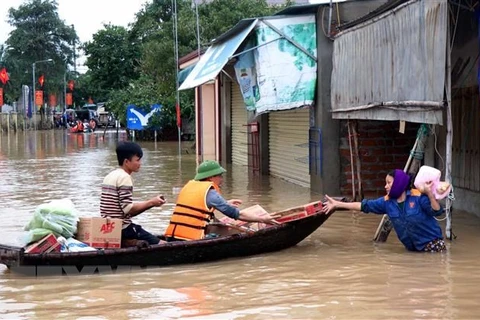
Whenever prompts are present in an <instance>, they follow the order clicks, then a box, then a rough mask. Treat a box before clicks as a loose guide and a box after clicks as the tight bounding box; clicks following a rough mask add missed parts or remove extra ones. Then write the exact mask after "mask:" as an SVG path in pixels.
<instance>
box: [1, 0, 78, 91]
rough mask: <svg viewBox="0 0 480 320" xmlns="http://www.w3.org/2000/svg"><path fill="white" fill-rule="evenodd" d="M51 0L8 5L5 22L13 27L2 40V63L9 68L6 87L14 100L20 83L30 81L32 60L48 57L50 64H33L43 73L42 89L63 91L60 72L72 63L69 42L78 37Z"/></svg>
mask: <svg viewBox="0 0 480 320" xmlns="http://www.w3.org/2000/svg"><path fill="white" fill-rule="evenodd" d="M57 10H58V5H57V3H56V1H54V0H30V1H27V2H25V3H24V4H22V5H21V6H19V7H18V9H14V8H10V10H9V12H8V22H9V24H10V25H11V26H13V27H14V29H13V31H12V32H11V33H10V36H9V38H8V39H7V41H6V51H5V57H4V58H5V65H6V66H7V68H8V69H9V72H10V75H11V76H10V81H11V86H10V90H7V91H6V95H7V97H8V98H9V99H10V100H16V99H17V98H18V96H19V95H20V92H21V86H22V85H23V84H29V85H30V84H31V83H32V64H33V63H34V62H36V61H41V60H46V59H52V60H53V62H54V63H53V64H43V63H42V64H38V65H36V69H37V75H40V74H45V78H46V79H47V81H46V84H45V90H49V91H51V92H62V91H63V75H64V72H65V70H66V68H67V65H69V64H72V59H73V48H72V45H73V43H74V42H75V41H78V38H77V35H76V33H75V30H74V29H73V28H71V27H70V26H67V25H66V24H65V22H64V21H63V20H61V19H60V18H59V16H58V12H57Z"/></svg>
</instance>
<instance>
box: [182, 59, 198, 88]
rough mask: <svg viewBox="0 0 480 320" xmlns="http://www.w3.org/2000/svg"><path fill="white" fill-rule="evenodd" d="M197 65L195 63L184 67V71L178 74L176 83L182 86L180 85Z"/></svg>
mask: <svg viewBox="0 0 480 320" xmlns="http://www.w3.org/2000/svg"><path fill="white" fill-rule="evenodd" d="M196 65H197V63H196V62H195V63H194V64H192V65H190V66H188V67H186V68H185V69H182V70H180V72H179V73H178V83H179V84H180V85H182V83H183V82H184V81H185V79H187V77H188V75H189V74H190V73H191V72H192V71H193V69H195V66H196Z"/></svg>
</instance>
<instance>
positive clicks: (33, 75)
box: [32, 59, 53, 130]
mask: <svg viewBox="0 0 480 320" xmlns="http://www.w3.org/2000/svg"><path fill="white" fill-rule="evenodd" d="M42 62H53V59H47V60H40V61H35V62H34V63H32V109H34V110H35V119H34V120H33V123H34V124H35V130H37V108H35V65H36V64H37V63H42ZM32 113H33V110H32Z"/></svg>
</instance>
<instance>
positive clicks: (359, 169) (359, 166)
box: [352, 120, 363, 199]
mask: <svg viewBox="0 0 480 320" xmlns="http://www.w3.org/2000/svg"><path fill="white" fill-rule="evenodd" d="M357 126H358V122H357V121H356V120H355V122H354V123H353V126H352V129H353V130H352V134H353V147H354V152H355V162H356V165H357V183H358V196H359V197H360V199H363V190H362V164H361V163H360V152H359V146H358V130H357Z"/></svg>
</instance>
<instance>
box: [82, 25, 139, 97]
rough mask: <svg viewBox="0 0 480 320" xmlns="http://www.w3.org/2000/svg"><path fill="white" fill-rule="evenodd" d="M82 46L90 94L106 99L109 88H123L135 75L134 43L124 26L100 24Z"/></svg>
mask: <svg viewBox="0 0 480 320" xmlns="http://www.w3.org/2000/svg"><path fill="white" fill-rule="evenodd" d="M83 49H84V50H85V54H86V55H87V56H88V59H87V61H86V65H87V67H88V69H89V71H88V75H89V79H90V81H91V84H90V88H91V89H92V92H91V94H92V95H93V96H95V98H96V100H100V101H102V100H106V99H107V98H108V93H109V91H111V90H123V89H124V88H125V87H127V86H128V85H129V83H131V82H132V81H134V80H136V79H137V78H138V77H139V73H138V68H137V66H138V59H139V57H140V54H139V49H138V45H137V44H136V42H135V41H132V40H131V39H130V35H129V32H128V31H127V30H126V29H125V28H124V27H119V26H113V25H110V24H109V25H104V29H102V30H100V31H99V32H97V33H96V34H95V35H94V36H93V40H92V41H91V42H87V43H85V45H84V46H83Z"/></svg>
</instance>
